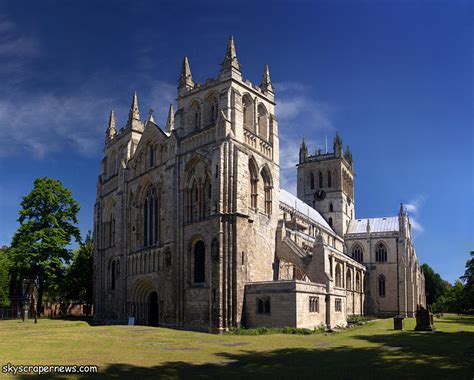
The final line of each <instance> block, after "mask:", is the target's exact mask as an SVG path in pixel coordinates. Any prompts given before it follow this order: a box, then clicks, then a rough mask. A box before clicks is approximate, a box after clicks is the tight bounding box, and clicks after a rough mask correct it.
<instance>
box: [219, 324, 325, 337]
mask: <svg viewBox="0 0 474 380" xmlns="http://www.w3.org/2000/svg"><path fill="white" fill-rule="evenodd" d="M324 331H326V328H325V327H324V326H322V325H321V326H319V327H316V328H314V329H312V330H311V329H305V328H296V327H270V328H269V327H258V328H250V329H249V328H245V327H233V328H231V329H229V331H228V332H227V333H226V334H231V335H267V334H292V335H295V334H296V335H312V334H321V333H323V332H324Z"/></svg>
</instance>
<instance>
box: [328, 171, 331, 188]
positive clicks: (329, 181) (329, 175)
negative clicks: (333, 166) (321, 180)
mask: <svg viewBox="0 0 474 380" xmlns="http://www.w3.org/2000/svg"><path fill="white" fill-rule="evenodd" d="M328 187H332V178H331V172H330V171H329V170H328Z"/></svg>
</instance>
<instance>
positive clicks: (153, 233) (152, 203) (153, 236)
mask: <svg viewBox="0 0 474 380" xmlns="http://www.w3.org/2000/svg"><path fill="white" fill-rule="evenodd" d="M158 212H159V206H158V198H157V195H156V191H155V189H154V188H153V187H150V188H148V190H147V192H146V195H145V201H144V202H143V245H144V246H145V247H147V246H149V245H153V244H156V243H157V242H158V230H159V229H158V224H159V216H158Z"/></svg>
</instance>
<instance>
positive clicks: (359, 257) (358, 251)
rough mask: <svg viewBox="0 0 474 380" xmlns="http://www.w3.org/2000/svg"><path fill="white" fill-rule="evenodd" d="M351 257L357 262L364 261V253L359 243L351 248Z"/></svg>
mask: <svg viewBox="0 0 474 380" xmlns="http://www.w3.org/2000/svg"><path fill="white" fill-rule="evenodd" d="M352 258H353V259H354V260H356V261H358V262H359V263H361V262H363V261H364V253H363V251H362V248H361V247H360V245H355V246H354V248H352Z"/></svg>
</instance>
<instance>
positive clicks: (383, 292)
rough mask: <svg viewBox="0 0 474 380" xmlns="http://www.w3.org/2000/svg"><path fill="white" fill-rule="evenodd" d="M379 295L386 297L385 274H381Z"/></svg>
mask: <svg viewBox="0 0 474 380" xmlns="http://www.w3.org/2000/svg"><path fill="white" fill-rule="evenodd" d="M379 297H385V276H384V275H383V274H381V275H380V276H379Z"/></svg>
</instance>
